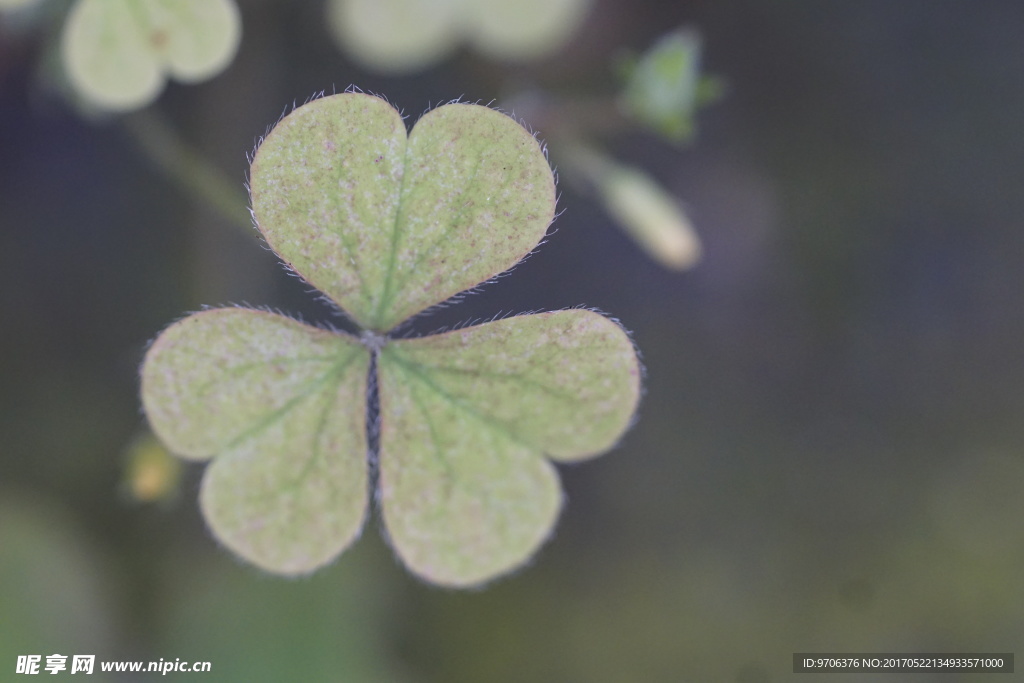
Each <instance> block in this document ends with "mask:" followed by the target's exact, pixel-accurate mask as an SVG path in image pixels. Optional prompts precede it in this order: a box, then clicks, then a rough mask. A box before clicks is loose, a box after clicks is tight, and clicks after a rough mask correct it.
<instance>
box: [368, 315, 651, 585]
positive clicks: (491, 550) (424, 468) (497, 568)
mask: <svg viewBox="0 0 1024 683" xmlns="http://www.w3.org/2000/svg"><path fill="white" fill-rule="evenodd" d="M378 376H379V381H380V405H381V429H380V496H381V502H382V505H383V510H384V521H385V525H386V527H387V530H388V533H389V535H390V538H391V541H392V543H393V544H394V546H395V549H396V550H397V552H398V554H399V555H400V556H401V557H402V559H403V560H404V561H405V562H406V564H407V565H408V566H409V567H410V568H411V569H412V570H413V571H415V572H416V573H417V574H420V575H421V576H422V577H424V578H426V579H428V580H430V581H433V582H435V583H442V584H453V585H467V584H473V583H477V582H479V581H482V580H485V579H487V578H489V577H491V576H494V575H496V574H500V573H503V572H505V571H507V570H509V569H511V568H513V567H515V566H516V565H518V564H521V563H522V562H523V561H525V560H526V559H527V558H528V557H529V556H530V555H531V554H532V553H533V551H534V549H535V548H536V547H537V546H538V545H539V544H540V542H541V541H543V540H544V539H545V538H546V537H547V536H548V534H549V533H550V531H551V527H552V526H553V524H554V521H555V518H556V516H557V514H558V509H559V506H560V501H561V491H560V489H559V486H558V477H557V474H556V473H555V470H554V468H553V467H552V466H551V464H550V463H548V462H547V460H546V459H545V458H544V456H545V455H547V456H549V457H551V458H554V459H557V460H578V459H581V458H585V457H588V456H591V455H596V454H597V453H599V452H602V451H605V450H607V449H608V448H611V447H612V446H613V445H614V444H615V441H617V440H618V438H619V436H620V435H621V434H622V433H623V431H625V429H626V426H627V425H628V423H629V420H630V418H631V417H632V414H633V410H634V407H635V406H636V401H637V398H638V394H639V388H640V382H639V381H640V370H639V365H638V363H637V358H636V354H635V352H634V351H633V346H632V343H631V342H630V341H629V339H628V337H627V336H626V334H625V333H624V332H623V331H622V329H621V328H620V327H619V326H618V325H616V324H615V323H614V322H612V321H611V320H609V319H607V318H605V317H604V316H601V315H599V314H597V313H594V312H592V311H586V310H571V311H559V312H557V313H541V314H537V315H527V316H521V317H518V318H508V319H506V320H501V321H497V322H491V323H487V324H484V325H479V326H477V327H470V328H465V329H461V330H456V331H453V332H447V333H445V334H439V335H434V336H430V337H423V338H420V339H402V340H397V341H394V342H392V343H391V344H389V345H388V346H386V347H385V348H384V349H383V350H382V351H381V353H380V356H379V360H378Z"/></svg>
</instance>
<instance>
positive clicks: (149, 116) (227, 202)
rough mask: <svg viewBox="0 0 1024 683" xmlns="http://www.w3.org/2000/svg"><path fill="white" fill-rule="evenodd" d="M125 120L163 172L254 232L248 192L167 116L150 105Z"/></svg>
mask: <svg viewBox="0 0 1024 683" xmlns="http://www.w3.org/2000/svg"><path fill="white" fill-rule="evenodd" d="M122 122H123V123H124V127H125V130H126V131H128V133H129V134H130V135H131V137H132V139H134V140H135V142H136V144H137V145H138V146H139V149H141V150H142V151H143V152H144V153H145V154H146V156H148V157H149V159H150V161H152V162H153V163H154V164H155V165H156V167H157V168H159V169H160V170H161V171H162V172H163V173H164V175H166V176H167V177H168V178H170V179H171V180H173V181H174V182H176V183H177V184H178V185H179V186H180V187H181V188H182V189H183V190H185V191H186V192H188V193H189V194H191V195H192V196H194V197H198V198H200V199H202V200H203V201H205V202H206V203H207V204H209V205H210V206H211V207H213V208H214V209H215V210H216V211H217V212H218V213H219V214H220V215H221V216H222V217H223V218H225V219H227V220H228V221H229V222H230V223H232V224H234V225H237V226H238V227H240V228H242V230H244V231H245V232H246V233H247V234H252V222H251V221H250V218H249V209H248V202H247V200H246V196H245V193H244V192H242V190H241V188H240V187H239V186H238V184H237V183H235V182H232V181H231V180H229V179H228V178H227V176H226V175H225V174H224V172H223V171H221V170H220V169H219V168H217V167H216V166H214V165H213V164H212V163H210V161H209V160H208V159H207V158H206V157H204V156H203V155H202V154H200V153H199V152H198V151H197V150H196V149H194V148H193V147H191V146H189V145H188V144H187V143H186V142H185V141H184V140H182V139H181V136H179V135H178V133H177V131H175V130H174V128H173V127H172V126H171V125H170V123H168V122H167V120H166V119H165V118H163V117H162V116H160V115H159V114H158V113H156V112H155V111H153V110H151V109H149V110H143V111H140V112H136V113H134V114H129V115H128V116H125V117H124V118H123V119H122Z"/></svg>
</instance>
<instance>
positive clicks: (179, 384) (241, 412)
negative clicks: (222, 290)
mask: <svg viewBox="0 0 1024 683" xmlns="http://www.w3.org/2000/svg"><path fill="white" fill-rule="evenodd" d="M369 363H370V354H369V351H367V350H366V349H365V348H364V347H363V346H362V344H361V343H360V342H359V341H358V340H356V339H354V338H352V337H350V336H348V335H343V334H337V333H333V332H327V331H324V330H320V329H317V328H313V327H310V326H308V325H304V324H302V323H298V322H296V321H293V320H290V319H288V318H285V317H283V316H279V315H275V314H272V313H265V312H262V311H252V310H246V309H215V310H210V311H204V312H202V313H197V314H194V315H191V316H189V317H187V318H185V319H183V320H181V321H179V322H177V323H175V324H174V325H172V326H171V327H169V328H168V329H167V330H165V331H164V332H163V333H162V334H161V335H160V336H159V337H158V338H157V340H156V341H155V342H154V343H153V345H152V347H150V350H149V352H148V353H147V354H146V360H145V363H144V365H143V372H142V399H143V404H144V406H145V409H146V414H147V416H148V417H149V421H150V424H151V426H152V427H153V430H154V431H155V432H156V433H157V434H158V435H159V436H160V438H161V439H162V440H163V441H164V442H165V443H166V444H167V445H168V446H169V447H170V448H171V450H173V451H175V452H176V453H178V454H180V455H182V456H184V457H189V458H209V457H215V460H214V462H213V464H212V465H211V466H210V467H209V468H208V469H207V471H206V474H205V476H204V479H203V484H202V491H201V495H200V502H201V505H202V509H203V513H204V515H205V517H206V520H207V522H208V524H209V525H210V528H211V529H212V530H213V532H214V534H215V535H216V536H217V538H218V539H219V540H220V541H221V542H223V543H224V544H225V545H227V546H228V547H229V548H231V549H232V550H233V551H235V552H236V553H238V554H239V555H241V556H242V557H244V558H246V559H248V560H249V561H251V562H253V563H254V564H256V565H258V566H260V567H262V568H264V569H267V570H270V571H274V572H278V573H285V574H295V573H303V572H308V571H312V570H313V569H316V568H317V567H319V566H321V565H323V564H325V563H326V562H328V561H330V560H331V559H333V558H334V557H335V556H337V555H338V553H340V552H341V551H342V550H343V549H344V548H345V547H346V546H347V545H348V544H349V543H350V542H351V541H352V540H353V539H354V538H355V537H356V536H357V535H358V533H359V530H360V528H361V526H362V521H363V518H364V516H365V510H366V505H367V492H366V488H367V465H366V460H367V442H366V430H365V409H366V379H367V372H368V369H369Z"/></svg>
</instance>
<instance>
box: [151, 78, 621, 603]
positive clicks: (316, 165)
mask: <svg viewBox="0 0 1024 683" xmlns="http://www.w3.org/2000/svg"><path fill="white" fill-rule="evenodd" d="M251 186H252V195H253V209H254V214H255V216H256V219H257V222H258V224H259V227H260V229H261V230H262V231H263V234H264V235H265V237H266V239H267V241H268V242H269V243H270V245H271V246H272V247H273V248H274V250H275V251H277V253H278V254H279V255H280V256H282V257H283V258H284V259H286V260H287V261H288V263H289V264H290V265H291V267H292V268H294V269H295V271H296V272H297V273H299V274H300V275H302V276H303V277H305V278H306V279H307V280H308V281H310V282H311V283H313V284H314V285H316V286H317V287H319V288H320V289H322V290H323V291H324V292H325V293H326V294H327V295H328V296H330V297H331V298H332V299H334V300H335V301H336V302H337V303H339V304H340V305H341V306H342V307H343V308H344V309H345V310H346V311H347V312H348V314H349V315H350V316H351V317H352V318H353V319H354V320H355V321H356V322H357V323H359V325H360V326H362V327H363V328H364V329H366V330H367V331H366V332H365V333H364V334H363V335H362V337H361V338H359V339H357V338H355V337H352V336H350V335H346V334H341V333H336V332H330V331H325V330H320V329H317V328H313V327H309V326H307V325H304V324H301V323H298V322H295V321H293V320H290V319H288V318H285V317H283V316H279V315H276V314H272V313H266V312H262V311H251V310H245V309H217V310H209V311H204V312H202V313H197V314H194V315H192V316H189V317H187V318H185V319H183V320H181V321H179V322H178V323H175V324H174V325H172V326H171V327H169V328H168V329H167V330H165V331H164V332H163V333H162V334H161V335H160V337H159V338H158V339H157V340H156V341H155V342H154V344H153V346H152V347H151V348H150V350H149V352H148V353H147V355H146V360H145V363H144V365H143V371H142V397H143V403H144V405H145V409H146V413H147V415H148V416H149V420H150V423H151V425H152V427H153V430H154V432H155V433H156V434H157V435H158V436H159V437H160V438H161V439H162V440H163V441H164V442H165V443H166V444H167V445H168V447H169V448H170V449H171V450H172V451H174V452H176V453H178V454H180V455H182V456H183V457H186V458H192V459H206V458H213V459H214V460H213V462H212V464H211V465H210V466H209V467H208V468H207V471H206V474H205V477H204V479H203V484H202V490H201V494H200V503H201V506H202V510H203V514H204V516H205V517H206V520H207V522H208V524H209V525H210V528H211V529H212V530H213V532H214V534H215V535H216V536H217V537H218V538H219V539H220V540H221V541H222V542H223V543H224V544H225V545H227V546H228V547H229V548H231V549H232V550H233V551H235V552H236V553H238V554H239V555H241V556H242V557H244V558H246V559H247V560H249V561H250V562H252V563H254V564H256V565H258V566H260V567H263V568H264V569H267V570H269V571H273V572H277V573H282V574H297V573H302V572H308V571H311V570H314V569H316V568H318V567H320V566H322V565H323V564H325V563H326V562H329V561H330V560H331V559H333V558H334V557H335V556H337V554H338V553H340V552H341V551H342V550H343V549H344V548H345V546H346V545H348V543H350V542H351V540H352V539H353V538H355V536H356V535H357V534H358V532H359V528H360V526H361V524H362V520H363V517H364V516H365V509H366V506H367V502H368V501H367V498H368V496H367V477H368V467H367V442H368V440H367V425H366V422H365V419H366V405H367V403H366V401H367V397H366V392H367V386H368V377H367V375H368V372H369V368H370V367H371V359H372V358H373V357H374V356H376V359H377V371H378V383H379V387H378V391H379V398H380V416H379V417H380V452H379V454H378V455H379V468H380V470H379V471H380V478H379V490H378V492H377V494H378V495H377V498H378V499H379V500H380V502H381V505H382V513H383V517H384V522H385V525H386V527H387V533H388V536H389V538H390V540H391V542H392V544H393V546H394V548H395V551H396V553H397V554H398V556H399V557H400V558H401V559H402V560H403V561H404V562H405V563H406V565H407V566H408V567H409V568H410V569H411V570H412V571H413V572H415V573H416V574H418V575H419V576H421V577H423V578H424V579H426V580H429V581H432V582H434V583H438V584H444V585H450V586H469V585H474V584H478V583H480V582H483V581H486V580H488V579H490V578H493V577H495V576H497V575H499V574H501V573H504V572H507V571H509V570H511V569H513V568H515V567H517V566H520V565H522V564H523V563H524V562H526V561H527V560H528V559H529V557H530V556H531V554H532V553H533V552H534V551H535V550H536V548H537V547H538V546H539V544H540V543H541V542H543V540H544V539H545V538H547V536H548V535H549V534H550V531H551V528H552V526H553V524H554V522H555V519H556V517H557V515H558V511H559V508H560V505H561V490H560V487H559V483H558V476H557V473H556V471H555V469H554V467H553V465H552V464H551V462H550V461H549V459H548V458H550V459H553V460H563V461H569V460H579V459H582V458H586V457H589V456H593V455H597V454H599V453H601V452H603V451H605V450H607V449H609V448H610V447H612V446H613V445H614V443H615V442H616V441H617V440H618V439H619V438H620V436H621V435H622V433H623V432H624V431H625V429H626V428H627V426H628V424H629V422H630V419H631V417H632V415H633V412H634V410H635V407H636V403H637V400H638V397H639V391H640V369H639V363H638V360H637V357H636V353H635V351H634V349H633V345H632V343H631V342H630V340H629V338H628V337H627V336H626V334H625V332H623V330H622V329H621V328H620V327H619V326H618V324H616V323H615V322H613V321H611V320H609V319H607V318H605V317H604V316H601V315H599V314H597V313H594V312H592V311H587V310H570V311H560V312H556V313H542V314H537V315H524V316H520V317H517V318H509V319H506V320H501V321H497V322H490V323H486V324H483V325H478V326H476V327H469V328H465V329H460V330H456V331H453V332H448V333H445V334H438V335H433V336H428V337H422V338H419V339H392V338H390V337H388V336H387V334H386V333H387V332H389V331H390V330H392V329H393V328H394V327H395V326H396V325H399V324H401V323H402V322H403V321H405V320H406V319H407V318H408V317H409V316H412V315H414V314H416V313H418V312H420V311H422V310H423V309H425V308H428V307H430V306H432V305H434V304H437V303H440V302H442V301H444V300H446V299H448V298H450V297H451V296H453V295H455V294H458V293H459V292H461V291H463V290H465V289H467V288H470V287H473V286H475V285H477V284H479V283H480V282H481V281H482V280H485V279H487V278H490V277H492V276H493V275H495V274H497V273H499V272H501V271H503V270H506V269H507V268H509V267H511V266H512V265H514V264H515V263H516V262H517V261H518V260H519V259H520V258H522V256H524V255H525V254H526V253H527V252H529V251H530V249H532V248H533V247H534V246H535V245H536V243H537V242H538V241H539V240H540V239H541V237H542V236H543V234H544V232H545V231H546V229H547V226H548V224H549V223H550V221H551V219H552V216H553V213H554V183H553V178H552V174H551V171H550V169H549V168H548V166H547V161H546V159H545V158H544V155H543V153H542V151H541V148H540V146H539V145H538V144H537V142H536V141H535V140H534V139H533V137H532V136H531V135H530V134H529V133H527V132H526V131H525V130H523V128H522V127H521V126H519V125H518V124H516V123H515V122H514V121H512V120H511V119H509V118H507V117H506V116H504V115H503V114H500V113H498V112H495V111H492V110H490V109H487V108H485V107H479V106H475V105H464V104H453V105H447V106H444V107H440V108H438V109H435V110H434V111H432V112H430V113H429V114H427V115H425V116H424V117H423V118H422V119H421V120H420V122H419V123H418V124H417V125H416V126H415V128H413V130H412V132H411V133H410V134H409V136H408V138H407V137H406V134H405V128H404V125H403V123H402V120H401V118H400V117H399V115H398V114H397V112H395V110H394V109H393V108H392V107H390V105H388V104H387V103H386V102H384V101H383V100H380V99H378V98H375V97H370V96H366V95H361V94H344V95H336V96H333V97H328V98H324V99H321V100H317V101H315V102H313V103H311V104H308V105H305V106H304V107H301V108H299V109H297V110H295V112H293V113H292V114H291V115H289V116H288V117H286V118H285V119H284V120H283V121H282V122H281V123H279V124H278V126H277V127H276V128H275V129H274V131H273V132H272V133H271V134H270V135H269V136H268V137H267V139H266V141H265V142H264V143H263V145H262V146H261V147H260V148H259V150H258V151H257V154H256V157H255V160H254V162H253V167H252V176H251Z"/></svg>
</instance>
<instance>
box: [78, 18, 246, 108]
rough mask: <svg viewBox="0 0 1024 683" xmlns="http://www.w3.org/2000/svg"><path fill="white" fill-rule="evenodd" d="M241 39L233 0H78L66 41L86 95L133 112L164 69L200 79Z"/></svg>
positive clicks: (153, 92)
mask: <svg viewBox="0 0 1024 683" xmlns="http://www.w3.org/2000/svg"><path fill="white" fill-rule="evenodd" d="M240 38H241V20H240V18H239V13H238V6H237V5H236V4H235V2H234V0H78V2H77V4H75V6H74V7H72V9H71V12H70V13H69V14H68V18H67V22H66V23H65V24H64V31H63V35H62V38H61V48H62V53H63V60H64V68H65V70H66V72H67V75H68V79H69V80H70V82H71V84H72V85H73V86H74V88H75V90H76V91H78V92H79V93H80V94H81V95H82V96H83V97H84V98H85V100H86V101H87V102H89V103H90V104H92V105H94V106H96V107H99V108H100V109H104V110H109V111H128V110H132V109H139V108H141V107H144V106H146V105H147V104H149V103H150V102H152V101H153V100H155V99H156V97H157V95H159V94H160V91H161V90H163V87H164V81H165V79H166V77H167V76H171V77H173V78H174V79H176V80H178V81H181V82H183V83H196V82H199V81H203V80H206V79H208V78H211V77H213V76H215V75H216V74H218V73H220V72H221V71H222V70H223V69H224V68H225V67H227V65H228V64H229V63H230V62H231V60H232V59H233V58H234V56H235V52H236V51H237V50H238V43H239V40H240Z"/></svg>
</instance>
